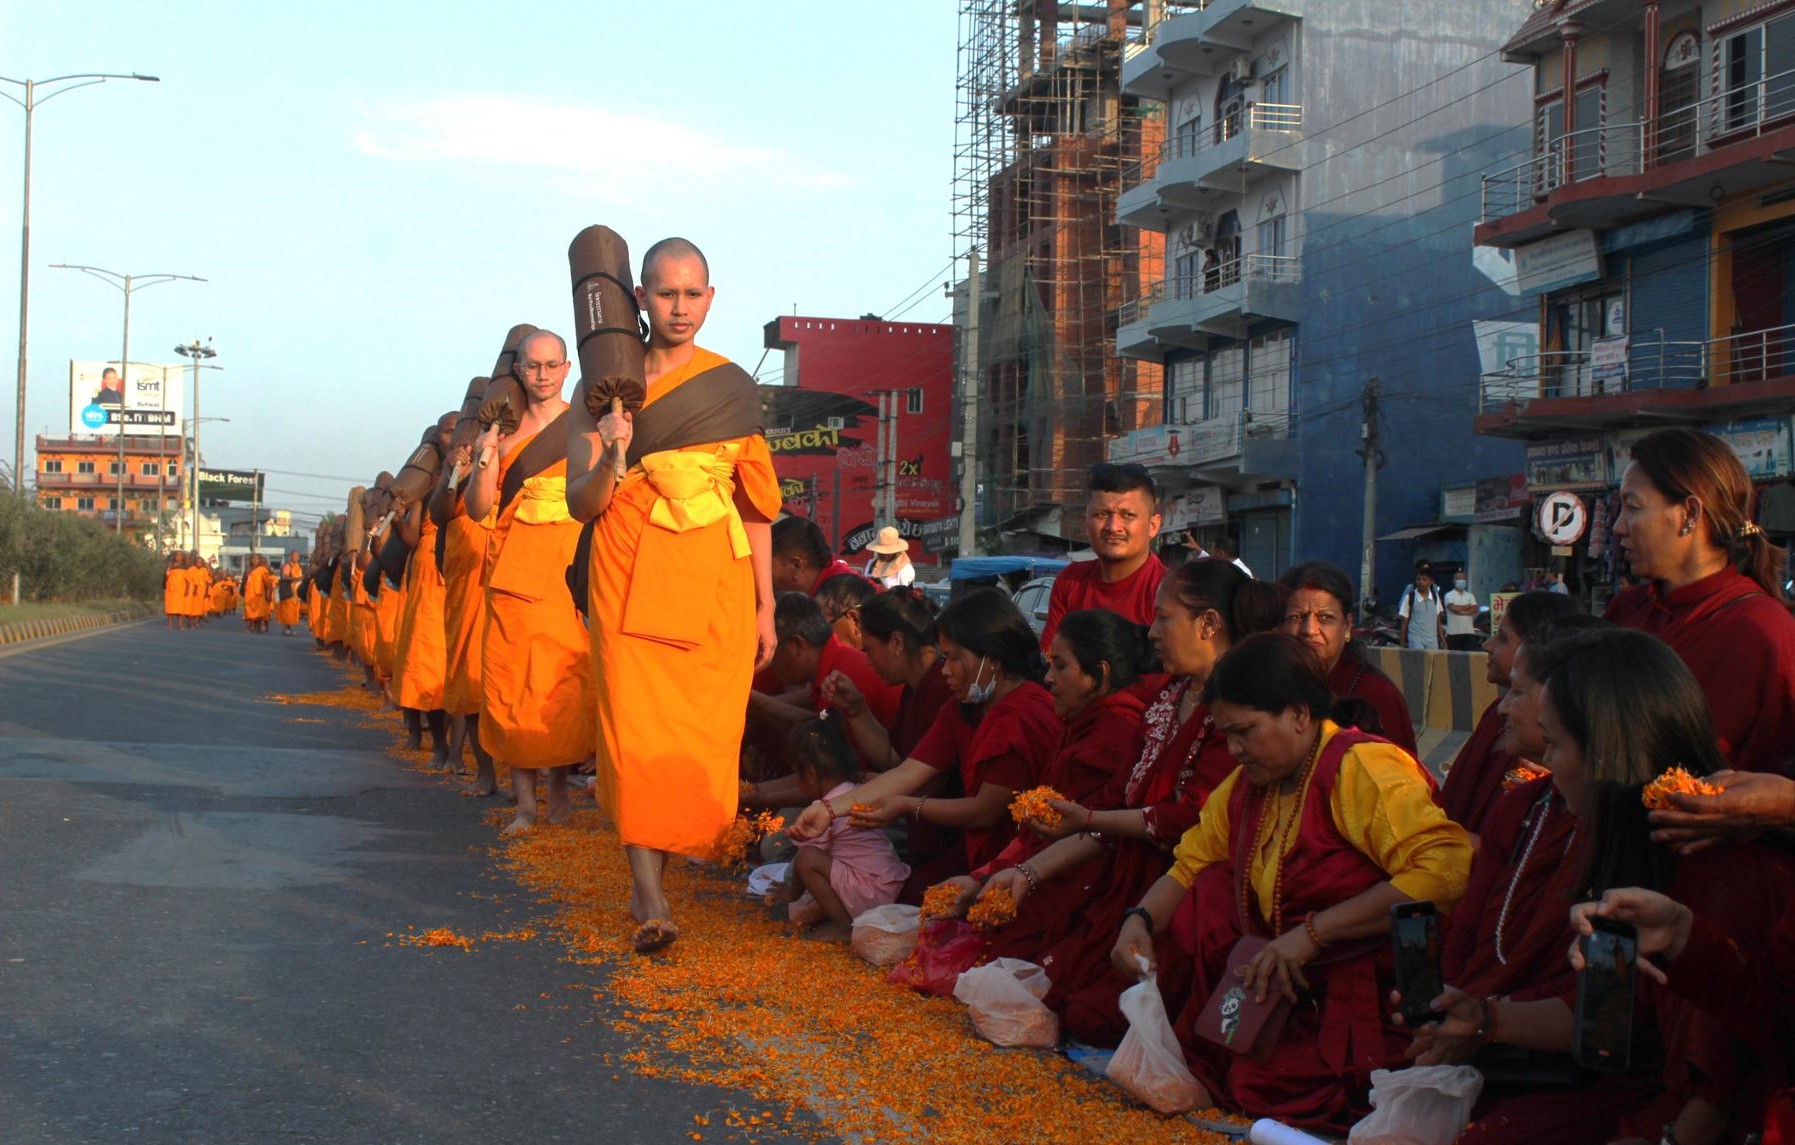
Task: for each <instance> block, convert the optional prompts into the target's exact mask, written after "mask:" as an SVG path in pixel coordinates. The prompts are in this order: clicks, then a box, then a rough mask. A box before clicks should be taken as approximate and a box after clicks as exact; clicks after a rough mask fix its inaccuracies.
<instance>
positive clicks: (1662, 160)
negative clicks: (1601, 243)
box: [1482, 69, 1795, 222]
mask: <svg viewBox="0 0 1795 1145" xmlns="http://www.w3.org/2000/svg"><path fill="white" fill-rule="evenodd" d="M1792 123H1795V69H1792V70H1790V71H1785V72H1778V73H1777V74H1776V75H1773V76H1769V77H1767V78H1765V79H1762V80H1759V81H1757V82H1755V83H1750V84H1744V85H1742V86H1740V87H1736V88H1730V89H1728V90H1726V91H1723V92H1720V93H1719V94H1717V95H1712V96H1709V97H1708V98H1707V99H1704V100H1700V101H1698V102H1696V103H1693V104H1690V105H1689V106H1688V107H1682V108H1676V109H1674V110H1671V111H1667V112H1664V113H1662V114H1661V115H1659V116H1658V117H1657V118H1656V119H1654V120H1641V121H1639V122H1636V123H1615V124H1602V125H1599V126H1596V127H1586V128H1580V129H1578V130H1577V131H1574V132H1572V133H1571V134H1569V135H1566V136H1563V137H1561V138H1559V139H1555V140H1553V141H1552V144H1551V146H1550V147H1548V148H1547V149H1546V151H1545V152H1544V153H1543V154H1539V155H1535V156H1533V157H1532V158H1530V159H1527V160H1525V161H1523V162H1521V163H1517V164H1515V165H1514V166H1512V167H1509V168H1507V169H1505V170H1502V171H1498V172H1496V173H1495V174H1493V175H1485V176H1484V177H1483V217H1482V221H1484V222H1488V221H1489V220H1491V219H1497V218H1503V217H1505V216H1507V215H1513V214H1518V213H1519V212H1521V211H1524V210H1526V209H1528V208H1529V207H1531V206H1533V205H1534V204H1535V203H1536V202H1538V201H1540V200H1541V199H1543V198H1545V197H1546V196H1547V195H1549V194H1551V193H1552V192H1553V191H1555V190H1557V189H1558V188H1560V187H1562V186H1564V185H1565V184H1567V183H1575V182H1579V181H1581V180H1584V179H1593V178H1596V177H1598V176H1603V175H1638V174H1641V173H1643V172H1645V171H1647V170H1649V169H1651V168H1653V167H1661V166H1664V165H1665V164H1668V163H1675V162H1677V161H1679V160H1682V159H1688V158H1690V157H1691V156H1694V155H1699V154H1701V153H1703V152H1704V151H1710V150H1713V149H1714V148H1716V147H1724V146H1726V145H1727V144H1728V143H1733V142H1737V141H1739V140H1742V139H1750V138H1754V137H1756V136H1759V135H1762V134H1763V133H1764V132H1765V131H1768V130H1772V129H1774V128H1777V127H1785V126H1789V125H1790V124H1792Z"/></svg>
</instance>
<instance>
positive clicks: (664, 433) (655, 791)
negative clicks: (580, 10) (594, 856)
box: [568, 239, 780, 953]
mask: <svg viewBox="0 0 1795 1145" xmlns="http://www.w3.org/2000/svg"><path fill="white" fill-rule="evenodd" d="M713 295H714V290H713V288H712V287H711V285H710V267H709V266H708V265H707V264H706V262H705V259H704V255H703V254H702V253H700V252H699V250H698V248H697V247H695V246H693V245H692V244H691V243H690V242H687V241H686V240H684V239H664V240H662V241H661V242H659V243H656V244H655V245H654V246H653V247H650V248H649V250H648V253H647V255H645V256H644V257H643V259H642V280H641V285H640V286H638V287H636V298H637V301H638V302H639V304H640V305H641V307H642V309H643V311H644V312H645V313H646V314H647V316H648V324H649V335H648V359H647V371H646V372H647V375H648V376H647V381H648V398H647V403H646V404H645V405H644V406H643V408H642V411H641V413H639V414H636V415H634V416H632V415H630V414H628V413H622V414H606V415H605V416H604V417H602V418H600V419H599V420H598V423H597V424H596V425H594V424H593V421H592V418H591V415H590V414H587V413H586V411H585V403H584V402H583V401H579V402H575V403H574V405H573V411H572V413H571V415H570V416H572V417H573V418H574V419H575V422H574V429H573V433H572V435H571V436H570V438H569V443H568V445H569V456H568V473H569V475H570V476H571V477H572V478H573V481H572V483H570V485H569V489H568V493H569V502H570V506H571V507H572V509H573V510H574V512H575V513H577V514H578V515H579V516H580V517H582V518H593V517H596V518H597V522H596V525H595V527H594V532H593V538H592V557H591V561H590V566H589V576H590V588H589V592H588V597H587V608H588V616H589V617H590V618H591V639H592V665H593V669H594V673H593V674H594V677H595V680H596V684H597V689H598V775H599V783H600V799H601V801H602V802H603V803H604V806H605V808H606V809H607V810H608V811H609V812H610V814H611V816H612V817H613V818H614V819H615V820H616V821H617V830H618V832H619V834H620V835H621V836H622V838H623V846H624V853H625V854H626V855H627V856H628V858H629V864H630V874H631V877H632V878H633V880H634V883H635V889H634V892H633V893H632V894H631V895H630V913H631V914H632V915H634V916H635V918H636V920H637V922H639V923H640V924H641V925H640V927H639V928H638V929H637V931H636V934H635V939H634V942H635V947H636V950H637V951H638V952H641V953H648V952H650V951H653V950H658V949H660V948H662V947H665V946H667V945H668V944H670V943H671V942H673V940H674V939H676V938H677V937H678V936H679V932H678V930H677V928H676V927H675V926H674V924H673V921H672V911H671V909H670V908H669V906H668V904H667V899H666V896H665V894H664V893H663V891H662V887H661V876H662V873H663V872H664V870H665V869H666V864H667V858H668V856H669V855H672V854H682V855H693V856H700V857H703V856H706V855H707V854H708V853H709V852H710V850H711V848H712V846H713V844H714V843H715V842H716V840H717V837H718V836H719V834H720V833H721V832H722V831H723V830H724V829H725V828H727V827H728V826H729V824H730V823H731V822H732V821H733V820H734V819H735V815H736V797H737V794H738V788H737V783H738V780H739V771H738V766H739V765H738V759H737V756H738V751H739V748H740V745H741V739H742V725H743V721H744V719H745V715H746V712H747V707H748V686H749V681H750V680H751V679H752V677H753V675H754V672H755V670H756V669H757V668H761V667H765V666H766V665H767V664H768V663H769V662H770V661H771V659H772V656H773V650H774V648H775V646H776V645H777V644H778V641H777V639H776V638H775V636H774V632H773V579H772V557H771V551H772V538H771V524H770V522H771V521H772V519H773V517H774V515H776V514H777V513H778V512H779V504H780V495H779V479H778V477H777V476H776V475H775V474H774V472H773V458H772V454H771V453H770V452H769V451H768V449H767V443H766V438H765V436H764V435H763V433H762V429H761V413H760V396H759V394H758V392H757V391H756V390H755V387H754V379H753V378H751V377H749V376H748V374H747V373H746V372H745V371H744V370H742V369H741V368H740V367H739V366H736V365H734V364H733V363H731V362H729V361H728V360H727V359H725V358H723V357H720V356H719V355H717V354H713V353H711V352H710V351H709V350H704V349H700V348H699V346H698V345H697V343H696V342H695V341H694V339H695V338H696V337H697V335H698V331H699V329H700V328H702V327H703V325H704V319H705V316H706V315H707V314H708V313H709V312H710V306H711V299H712V297H713ZM613 443H615V444H617V445H618V446H620V447H621V448H622V449H624V450H626V451H627V462H626V469H625V472H623V473H618V472H617V471H616V456H617V454H616V451H615V450H613V449H612V448H611V446H612V444H613Z"/></svg>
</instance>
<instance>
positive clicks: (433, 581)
mask: <svg viewBox="0 0 1795 1145" xmlns="http://www.w3.org/2000/svg"><path fill="white" fill-rule="evenodd" d="M457 416H458V415H457V414H456V413H454V412H450V413H446V414H444V415H443V416H442V419H441V420H440V421H439V422H438V423H437V444H438V445H439V446H440V447H441V448H442V449H443V450H444V451H445V452H446V451H447V450H448V446H449V435H450V434H451V433H453V432H454V429H455V421H456V418H457ZM393 527H394V528H395V529H397V530H398V531H399V537H400V539H401V540H403V541H404V542H405V543H406V544H407V545H410V546H411V557H410V559H408V560H407V561H406V564H405V608H404V611H403V613H401V615H400V617H399V644H398V664H397V671H396V672H395V674H394V684H395V689H394V692H395V698H396V699H397V700H398V703H399V710H400V711H401V712H403V713H404V716H405V733H406V737H407V742H408V745H409V746H411V747H414V748H415V747H420V746H422V744H423V730H422V727H421V725H422V724H423V723H426V722H427V723H428V724H429V725H430V740H431V745H430V746H431V753H432V756H433V758H432V759H431V761H430V762H431V763H433V764H435V765H436V766H437V767H446V766H448V764H449V735H448V713H447V712H445V711H444V710H443V680H444V676H445V670H446V667H447V659H446V656H445V653H444V648H443V593H444V582H443V574H442V568H441V567H440V566H439V565H438V564H437V563H436V531H437V530H436V520H435V518H433V517H431V516H430V514H428V513H426V512H425V511H424V503H423V502H422V501H419V502H418V503H416V504H414V505H410V506H407V508H406V510H405V512H404V513H402V514H400V515H399V516H398V517H395V518H394V519H393Z"/></svg>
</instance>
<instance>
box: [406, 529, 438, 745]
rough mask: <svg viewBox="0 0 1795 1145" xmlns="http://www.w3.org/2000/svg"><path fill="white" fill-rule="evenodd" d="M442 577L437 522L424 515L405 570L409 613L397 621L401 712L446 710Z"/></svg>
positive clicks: (407, 611)
mask: <svg viewBox="0 0 1795 1145" xmlns="http://www.w3.org/2000/svg"><path fill="white" fill-rule="evenodd" d="M443 591H444V588H443V574H442V570H440V569H438V568H437V567H436V522H435V521H433V520H431V518H430V514H428V513H425V514H424V523H423V527H422V529H421V531H420V532H419V534H418V543H417V546H416V547H414V548H413V549H412V550H411V560H410V562H409V563H408V564H407V565H406V568H405V611H404V613H403V614H402V615H401V617H400V619H399V646H398V665H397V669H398V670H397V672H396V673H395V674H394V679H395V681H396V683H397V688H396V694H397V696H398V700H399V706H400V707H402V708H415V709H417V710H419V711H424V712H428V711H432V710H434V709H436V708H440V707H442V706H443V670H444V654H443Z"/></svg>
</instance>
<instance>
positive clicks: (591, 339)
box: [567, 226, 648, 419]
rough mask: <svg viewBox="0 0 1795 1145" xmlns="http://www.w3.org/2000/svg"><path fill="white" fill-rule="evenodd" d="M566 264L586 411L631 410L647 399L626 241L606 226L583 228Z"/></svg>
mask: <svg viewBox="0 0 1795 1145" xmlns="http://www.w3.org/2000/svg"><path fill="white" fill-rule="evenodd" d="M567 269H568V272H569V273H570V274H571V276H572V278H573V334H574V348H575V352H576V353H578V354H579V358H580V393H581V395H582V397H583V399H584V401H585V405H586V412H588V413H590V414H591V415H592V416H593V418H594V419H596V418H601V417H603V416H605V415H606V414H608V413H611V412H612V411H613V410H614V409H616V408H619V407H621V408H622V409H626V410H628V411H629V412H631V413H635V412H636V411H637V410H639V409H641V408H642V403H643V402H644V401H646V400H647V398H648V380H647V379H648V375H647V370H646V368H645V366H644V361H643V359H644V357H645V355H646V354H647V352H648V343H647V337H648V335H647V331H646V330H645V329H644V328H643V325H642V311H641V308H640V307H639V306H637V305H636V288H635V282H634V280H633V279H632V278H631V277H630V261H629V244H628V243H626V242H624V241H623V236H622V235H619V234H618V233H617V232H616V231H614V230H612V229H611V228H610V227H605V226H591V227H587V228H586V229H585V230H583V231H581V232H580V233H579V234H577V235H575V236H574V238H573V242H572V243H571V244H570V245H569V246H568V248H567Z"/></svg>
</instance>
